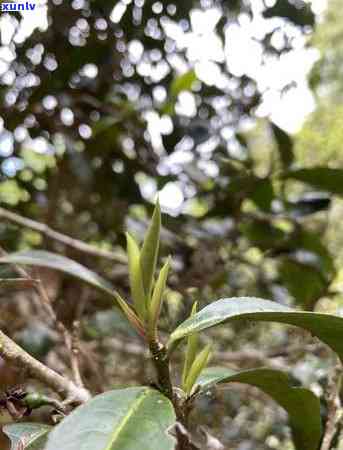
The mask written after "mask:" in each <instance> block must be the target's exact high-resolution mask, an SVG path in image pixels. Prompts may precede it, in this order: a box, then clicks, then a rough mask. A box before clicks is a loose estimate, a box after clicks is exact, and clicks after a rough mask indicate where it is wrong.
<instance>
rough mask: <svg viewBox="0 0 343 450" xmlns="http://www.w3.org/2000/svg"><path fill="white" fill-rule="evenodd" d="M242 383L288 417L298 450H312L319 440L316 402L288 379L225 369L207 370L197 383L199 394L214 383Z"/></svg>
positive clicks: (262, 370)
mask: <svg viewBox="0 0 343 450" xmlns="http://www.w3.org/2000/svg"><path fill="white" fill-rule="evenodd" d="M232 382H237V383H245V384H249V385H252V386H255V387H257V388H259V389H261V390H262V391H263V392H265V393H266V394H268V395H269V396H270V397H272V398H273V399H274V400H275V401H276V402H277V403H278V404H279V405H280V406H282V407H283V408H284V409H285V410H286V411H287V413H288V416H289V422H290V426H291V428H292V434H293V439H294V443H295V446H296V448H297V449H298V450H316V449H317V448H318V447H319V442H320V438H321V418H320V402H319V399H318V398H317V397H316V396H315V395H314V394H313V392H311V391H310V390H308V389H303V388H300V387H294V386H292V383H291V380H290V378H289V376H288V375H287V374H286V373H284V372H280V371H278V370H272V369H267V368H260V369H252V370H245V371H242V372H234V371H232V370H229V369H227V368H225V367H209V368H208V369H205V370H204V371H203V372H202V373H201V375H200V377H199V378H198V380H197V385H199V386H200V387H201V391H200V392H203V391H205V390H207V389H209V388H210V387H211V386H214V385H216V384H218V383H232Z"/></svg>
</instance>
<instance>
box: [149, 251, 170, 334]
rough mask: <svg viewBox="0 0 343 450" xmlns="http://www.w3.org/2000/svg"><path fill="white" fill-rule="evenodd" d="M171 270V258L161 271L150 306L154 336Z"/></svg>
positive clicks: (150, 323)
mask: <svg viewBox="0 0 343 450" xmlns="http://www.w3.org/2000/svg"><path fill="white" fill-rule="evenodd" d="M169 268H170V258H168V260H167V262H166V263H165V265H164V266H163V267H162V269H161V271H160V274H159V276H158V279H157V281H156V285H155V288H154V293H153V295H152V299H151V304H150V306H149V329H150V332H151V333H152V334H155V333H156V327H157V321H158V318H159V316H160V312H161V307H162V302H163V294H164V292H165V288H166V283H167V278H168V273H169Z"/></svg>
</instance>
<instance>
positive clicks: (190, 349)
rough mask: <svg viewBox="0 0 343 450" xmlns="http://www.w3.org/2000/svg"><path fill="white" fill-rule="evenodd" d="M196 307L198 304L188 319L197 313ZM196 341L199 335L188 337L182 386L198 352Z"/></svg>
mask: <svg viewBox="0 0 343 450" xmlns="http://www.w3.org/2000/svg"><path fill="white" fill-rule="evenodd" d="M197 307H198V302H194V304H193V307H192V311H191V314H190V317H193V316H194V314H195V313H196V312H197ZM198 341H199V335H198V334H197V333H194V334H192V335H191V336H188V339H187V349H186V355H185V363H184V366H183V372H182V386H184V385H185V382H186V378H187V375H188V373H189V370H190V368H191V366H192V364H193V362H194V359H195V357H196V354H197V351H198Z"/></svg>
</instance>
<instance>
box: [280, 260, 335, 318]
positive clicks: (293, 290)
mask: <svg viewBox="0 0 343 450" xmlns="http://www.w3.org/2000/svg"><path fill="white" fill-rule="evenodd" d="M279 272H280V277H281V279H282V282H283V284H284V285H285V286H286V288H287V289H288V291H289V293H290V294H291V295H292V296H293V297H294V298H295V300H296V301H297V303H298V304H300V305H301V306H302V307H303V308H305V309H312V308H313V306H314V305H315V303H316V302H317V301H318V300H319V299H320V297H321V296H323V295H324V294H325V292H326V288H327V287H328V283H327V282H326V280H325V278H324V276H323V275H322V274H321V272H320V271H319V270H318V269H317V268H316V267H313V266H312V265H310V264H304V263H301V262H299V261H295V260H294V259H291V258H283V260H282V262H281V265H280V269H279Z"/></svg>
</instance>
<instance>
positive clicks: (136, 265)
mask: <svg viewBox="0 0 343 450" xmlns="http://www.w3.org/2000/svg"><path fill="white" fill-rule="evenodd" d="M126 240H127V254H128V259H129V277H130V286H131V295H132V298H133V303H134V306H135V310H136V312H137V314H138V315H139V317H140V318H141V319H143V320H144V318H145V316H146V298H145V293H144V286H143V279H142V271H141V265H140V251H139V248H138V245H137V244H136V242H135V240H134V239H133V238H132V237H131V236H130V235H129V233H126Z"/></svg>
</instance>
